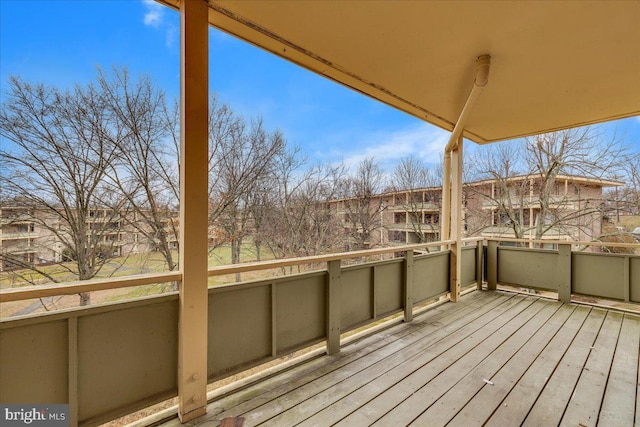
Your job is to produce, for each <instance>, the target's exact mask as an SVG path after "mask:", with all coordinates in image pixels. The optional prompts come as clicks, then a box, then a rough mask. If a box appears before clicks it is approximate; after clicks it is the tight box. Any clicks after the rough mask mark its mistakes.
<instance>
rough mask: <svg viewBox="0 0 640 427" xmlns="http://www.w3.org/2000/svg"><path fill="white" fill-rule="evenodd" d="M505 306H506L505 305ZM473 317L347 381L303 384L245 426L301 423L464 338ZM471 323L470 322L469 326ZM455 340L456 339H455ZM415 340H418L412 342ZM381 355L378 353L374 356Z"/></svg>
mask: <svg viewBox="0 0 640 427" xmlns="http://www.w3.org/2000/svg"><path fill="white" fill-rule="evenodd" d="M506 304H509V302H508V301H507V302H506ZM490 311H491V307H479V308H478V309H477V310H476V314H477V315H478V316H479V315H481V314H483V313H486V312H490ZM473 319H474V317H472V315H470V314H469V315H467V316H465V317H463V318H461V319H459V320H456V321H454V322H452V323H450V324H446V325H443V326H439V327H438V328H437V329H436V330H434V331H432V333H430V334H428V335H426V336H423V337H420V336H419V335H418V334H416V335H418V336H417V337H411V339H412V342H411V343H410V345H406V346H404V347H403V348H401V349H400V350H401V351H400V350H398V351H394V352H393V353H391V352H388V353H384V355H385V357H384V358H376V359H375V360H374V359H367V360H363V363H362V365H358V366H357V368H356V369H357V371H356V369H354V370H352V371H349V374H352V375H349V377H348V378H345V376H344V375H340V376H336V375H331V374H330V375H326V376H324V377H322V378H320V379H319V380H316V381H314V382H312V383H309V384H306V385H305V386H304V387H300V388H299V389H297V390H295V391H294V392H292V393H289V394H288V395H287V399H286V401H277V402H272V403H271V404H269V405H268V406H263V407H261V408H259V409H257V410H254V411H253V412H252V413H251V414H247V415H246V417H247V422H249V423H252V424H259V423H260V422H264V421H267V420H268V422H267V423H266V424H265V425H273V426H282V425H289V420H292V419H294V420H297V421H299V420H304V419H305V418H307V417H308V416H311V415H313V414H314V413H316V412H317V411H319V410H321V409H322V408H323V407H324V406H325V405H329V404H331V403H333V402H334V401H335V399H336V398H337V397H338V396H342V395H345V394H347V393H349V392H351V391H353V390H354V389H355V388H357V387H358V386H359V385H361V384H363V383H366V382H367V381H371V380H372V379H375V378H376V377H378V376H380V375H382V374H384V373H385V372H387V371H388V370H389V369H391V368H394V367H396V366H399V365H406V362H407V361H410V360H412V358H414V357H415V356H424V355H429V354H430V353H429V352H426V353H425V351H426V350H427V349H428V348H429V347H430V346H433V345H434V344H436V347H437V348H438V349H439V348H440V347H441V346H438V345H437V343H438V342H439V341H441V340H445V341H447V342H448V341H449V340H451V339H452V338H453V339H458V340H461V339H462V338H464V336H465V335H464V334H461V333H460V328H464V327H465V326H467V325H468V324H469V323H471V324H472V322H473ZM470 321H471V322H470ZM456 337H457V338H456ZM415 338H419V339H415ZM378 353H380V354H382V352H378Z"/></svg>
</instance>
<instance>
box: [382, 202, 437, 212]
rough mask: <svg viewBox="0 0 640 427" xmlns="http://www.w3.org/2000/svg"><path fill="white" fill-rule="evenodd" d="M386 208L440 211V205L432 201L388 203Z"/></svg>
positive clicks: (391, 209)
mask: <svg viewBox="0 0 640 427" xmlns="http://www.w3.org/2000/svg"><path fill="white" fill-rule="evenodd" d="M386 210H388V211H391V212H436V213H437V212H439V211H440V205H439V204H436V203H432V202H424V203H422V202H416V203H409V204H396V205H388V206H387V208H386Z"/></svg>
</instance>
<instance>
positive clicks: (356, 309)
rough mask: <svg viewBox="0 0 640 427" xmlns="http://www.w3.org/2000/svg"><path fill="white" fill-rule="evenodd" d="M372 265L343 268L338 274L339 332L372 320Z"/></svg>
mask: <svg viewBox="0 0 640 427" xmlns="http://www.w3.org/2000/svg"><path fill="white" fill-rule="evenodd" d="M373 309H374V307H373V265H371V264H364V265H358V266H353V267H346V268H343V269H342V271H341V273H340V330H341V331H342V332H346V331H348V330H350V329H353V328H354V327H358V326H360V325H362V324H364V323H366V322H367V321H370V320H373V318H374V313H373Z"/></svg>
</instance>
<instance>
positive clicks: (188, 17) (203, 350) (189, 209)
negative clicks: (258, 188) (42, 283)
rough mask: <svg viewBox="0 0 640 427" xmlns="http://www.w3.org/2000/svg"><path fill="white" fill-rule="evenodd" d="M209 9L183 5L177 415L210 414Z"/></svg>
mask: <svg viewBox="0 0 640 427" xmlns="http://www.w3.org/2000/svg"><path fill="white" fill-rule="evenodd" d="M208 12H209V7H208V4H207V2H206V1H205V0H183V1H181V2H180V269H181V270H182V283H181V286H180V320H179V340H178V415H179V417H180V421H181V422H183V423H184V422H187V421H189V420H192V419H194V418H197V417H199V416H201V415H204V414H205V413H206V412H207V398H206V396H207V323H208V292H207V283H208V277H207V269H208V259H207V243H208V242H207V228H208V227H207V225H208V224H207V223H208V218H207V217H208V200H207V199H208V194H207V188H208V173H209V168H208V164H207V163H208V158H209V156H208V147H207V146H208V108H209V107H208V98H209V80H208V75H209V56H208V54H209V46H208V33H209V22H208Z"/></svg>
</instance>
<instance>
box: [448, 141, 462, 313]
mask: <svg viewBox="0 0 640 427" xmlns="http://www.w3.org/2000/svg"><path fill="white" fill-rule="evenodd" d="M451 166H452V168H451V169H452V170H451V178H452V179H451V240H455V243H454V244H452V245H451V264H450V283H449V290H450V292H451V301H453V302H457V301H458V300H459V299H460V288H461V285H460V280H461V278H462V229H463V228H462V135H460V137H459V138H458V145H457V147H456V148H455V149H454V150H453V151H452V152H451Z"/></svg>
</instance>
